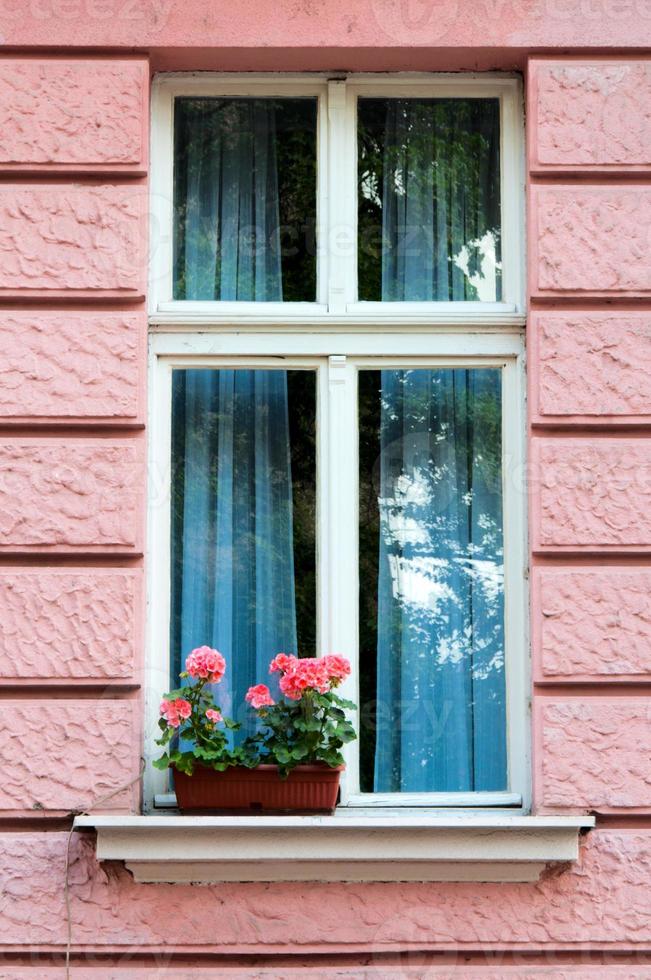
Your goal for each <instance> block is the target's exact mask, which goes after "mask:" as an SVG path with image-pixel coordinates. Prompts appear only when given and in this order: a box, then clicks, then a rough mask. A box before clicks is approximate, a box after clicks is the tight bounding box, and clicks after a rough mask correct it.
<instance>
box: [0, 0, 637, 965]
mask: <svg viewBox="0 0 651 980" xmlns="http://www.w3.org/2000/svg"><path fill="white" fill-rule="evenodd" d="M0 35H1V36H2V42H3V44H4V46H5V49H6V54H5V55H4V57H2V58H1V59H0V175H1V177H2V180H1V181H0V416H1V419H0V426H1V427H0V692H2V695H3V716H2V725H1V726H0V765H1V770H0V771H1V772H2V780H1V781H0V878H1V879H2V897H1V898H0V910H1V912H2V914H1V916H0V978H23V977H24V978H33V980H36V978H37V977H38V978H40V977H46V978H50V977H59V976H61V975H62V971H61V961H60V955H61V952H62V950H63V949H64V947H65V941H66V926H65V906H64V896H63V880H64V864H65V851H66V841H67V834H66V832H65V831H66V829H67V827H68V825H69V822H68V821H67V820H66V819H65V814H66V813H67V811H68V810H69V809H71V808H75V807H78V806H80V805H82V806H83V805H85V804H86V802H87V801H88V800H89V799H91V798H92V797H93V796H96V795H102V793H106V792H108V791H109V790H110V789H111V788H114V787H116V786H118V785H120V784H121V783H122V782H123V781H124V779H125V773H129V772H132V773H133V774H135V773H136V772H137V766H138V755H139V751H140V744H141V737H142V731H141V727H142V723H141V719H142V671H143V661H142V649H143V647H142V634H143V619H144V605H143V591H142V574H143V544H144V542H143V534H144V496H145V474H144V466H143V460H144V448H145V440H146V431H145V429H144V421H145V412H144V405H145V379H146V358H145V351H146V317H145V315H144V302H143V300H144V296H145V288H146V287H145V283H146V264H147V250H146V242H147V168H148V87H149V78H150V76H151V73H152V71H154V70H159V69H161V68H165V69H171V68H184V69H185V68H206V67H211V68H230V69H233V68H237V69H249V68H256V69H259V70H266V69H275V70H283V69H296V68H311V69H316V68H327V69H333V70H336V69H347V70H355V69H364V70H368V69H374V68H375V69H378V70H384V69H391V68H421V69H430V70H437V69H439V70H441V69H454V68H474V67H478V68H504V69H513V68H519V69H521V70H522V71H523V72H524V74H525V80H526V92H527V145H528V174H529V177H528V184H529V186H528V229H529V230H528V244H527V251H528V261H529V275H528V282H529V291H530V303H529V309H530V313H529V317H528V323H527V344H528V364H529V413H530V416H529V417H530V430H529V431H530V443H531V446H530V448H531V453H530V457H531V467H530V470H531V480H530V494H531V500H530V503H531V506H530V541H531V548H532V554H531V593H532V611H531V616H532V621H531V625H532V664H533V671H532V672H533V700H534V707H533V716H532V717H533V720H532V725H533V726H534V727H533V742H534V798H535V806H536V809H537V810H538V811H539V812H584V811H590V812H592V811H594V812H596V813H597V814H598V826H597V829H595V830H594V831H593V832H591V833H590V834H589V835H588V837H587V838H586V839H585V841H584V843H583V845H582V855H581V861H580V863H579V864H578V865H576V866H573V867H571V868H560V869H555V870H554V871H551V872H550V873H549V874H547V875H545V876H544V877H543V879H542V880H541V881H540V882H538V883H536V884H493V885H488V884H483V885H482V884H436V885H434V884H427V885H426V884H409V885H398V884H396V885H381V884H355V885H353V884H342V885H336V884H329V885H322V884H316V883H315V884H306V885H300V886H299V885H255V884H241V885H221V886H207V885H204V886H185V885H183V886H181V885H137V884H135V883H134V881H133V880H132V878H131V877H130V875H129V874H128V873H127V872H126V871H125V870H124V869H123V868H121V867H119V866H110V865H107V866H102V867H100V866H99V865H98V864H97V862H96V861H95V858H94V850H93V843H92V840H89V839H88V838H86V839H84V840H77V839H75V840H74V841H73V844H72V868H71V876H70V879H71V894H70V899H71V911H72V922H73V940H74V944H73V948H74V950H75V960H74V962H75V964H76V966H75V970H74V972H73V975H74V976H77V977H79V978H80V980H81V978H84V980H87V978H90V977H93V978H95V977H100V976H101V977H103V978H104V977H107V978H110V977H116V978H118V977H119V978H126V977H134V978H140V977H143V978H144V977H148V978H150V977H174V978H179V980H186V978H188V980H189V978H190V977H191V976H199V977H204V976H205V977H206V978H207V977H210V978H217V977H234V976H239V977H242V976H246V977H266V978H272V977H273V978H281V977H282V978H285V977H294V976H296V977H299V976H300V977H303V976H305V977H308V976H309V977H311V978H321V977H323V978H325V977H328V978H330V977H333V976H342V977H361V978H365V977H371V976H372V977H374V978H384V977H386V978H389V977H391V978H397V977H414V978H415V977H419V978H420V977H425V976H426V977H435V978H438V980H444V978H447V980H470V978H474V980H480V978H481V980H498V978H501V977H505V978H510V980H542V978H544V980H565V978H573V980H591V978H592V977H594V976H596V975H598V976H600V977H601V976H603V977H604V978H606V980H633V978H641V977H651V958H649V955H648V953H647V951H648V950H649V948H650V947H651V901H650V900H649V893H650V891H651V776H650V769H649V757H650V755H651V699H650V697H649V695H650V693H651V598H650V594H651V443H650V442H649V438H648V436H649V423H650V421H651V313H650V312H649V310H650V309H651V260H650V252H651V250H650V238H649V226H650V225H651V220H650V218H651V181H649V177H650V175H651V62H650V61H648V60H646V59H645V57H644V55H643V54H640V53H639V52H640V51H641V50H642V49H643V48H644V47H645V46H648V43H649V38H650V37H651V0H533V2H528V0H527V2H524V0H477V2H474V3H469V2H467V0H431V2H417V0H413V2H411V0H405V2H404V3H398V2H395V0H355V2H353V3H344V2H342V0H327V2H326V0H274V2H273V3H271V0H255V2H254V0H250V2H246V3H238V4H215V3H214V2H213V0H194V2H180V0H142V2H138V3H133V2H131V0H0ZM45 49H47V50H46V51H45ZM593 51H594V53H593ZM77 52H79V53H78V54H77ZM540 52H542V53H540ZM604 52H607V53H606V54H604ZM111 806H112V808H113V809H115V810H116V811H117V812H119V811H125V810H126V811H128V810H132V809H137V807H138V800H137V799H136V798H135V795H134V793H133V791H126V792H124V793H123V794H122V795H121V796H119V797H117V798H116V799H115V800H113V801H112V804H111Z"/></svg>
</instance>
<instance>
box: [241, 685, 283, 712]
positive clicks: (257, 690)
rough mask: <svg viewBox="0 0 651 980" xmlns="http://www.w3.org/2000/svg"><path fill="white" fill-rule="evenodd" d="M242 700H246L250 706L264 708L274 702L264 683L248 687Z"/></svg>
mask: <svg viewBox="0 0 651 980" xmlns="http://www.w3.org/2000/svg"><path fill="white" fill-rule="evenodd" d="M244 700H245V701H248V702H249V704H250V705H251V707H252V708H265V707H267V705H272V704H275V703H276V702H275V701H274V699H273V698H272V696H271V691H270V690H269V688H268V687H267V685H266V684H256V685H255V687H250V688H249V689H248V691H247V692H246V695H245V697H244Z"/></svg>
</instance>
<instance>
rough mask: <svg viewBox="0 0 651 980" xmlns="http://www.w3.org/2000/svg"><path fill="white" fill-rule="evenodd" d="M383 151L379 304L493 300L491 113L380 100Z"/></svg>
mask: <svg viewBox="0 0 651 980" xmlns="http://www.w3.org/2000/svg"><path fill="white" fill-rule="evenodd" d="M383 147H384V150H383V167H382V172H383V182H382V243H383V247H382V299H383V300H389V301H427V300H437V301H458V300H484V301H487V302H490V301H495V300H498V299H499V298H500V281H499V280H500V270H499V228H500V189H499V173H500V167H499V109H498V107H497V104H496V103H495V104H493V102H492V101H491V100H477V99H475V100H467V99H466V100H444V99H438V100H434V99H430V100H424V99H388V100H387V109H386V122H385V130H384V140H383Z"/></svg>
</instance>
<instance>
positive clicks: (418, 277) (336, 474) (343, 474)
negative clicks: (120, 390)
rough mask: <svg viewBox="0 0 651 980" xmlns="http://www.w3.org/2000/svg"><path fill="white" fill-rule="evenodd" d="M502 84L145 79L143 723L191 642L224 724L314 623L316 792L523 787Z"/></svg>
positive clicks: (351, 802)
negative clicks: (334, 675)
mask: <svg viewBox="0 0 651 980" xmlns="http://www.w3.org/2000/svg"><path fill="white" fill-rule="evenodd" d="M519 100H520V90H519V84H518V81H517V80H516V79H514V78H507V77H503V76H485V77H480V76H454V77H445V76H414V77H408V76H407V77H405V76H396V77H391V76H381V77H374V76H351V77H349V78H346V79H336V80H327V79H320V78H314V77H307V78H306V77H298V76H269V77H266V78H265V77H263V76H250V77H233V76H219V75H209V74H206V75H205V76H204V77H197V76H162V77H161V78H160V79H158V80H157V81H156V83H155V86H154V99H153V111H154V116H153V127H152V181H153V197H152V212H153V220H152V257H153V258H152V269H151V283H150V350H151V396H150V403H151V408H150V445H151V453H150V474H151V476H150V485H151V494H150V500H151V503H150V512H149V549H150V551H149V569H150V575H149V583H148V589H149V608H150V618H149V640H148V646H149V682H148V698H149V707H148V726H149V728H150V730H151V731H153V730H154V726H155V716H156V706H157V703H158V700H159V697H160V694H161V692H162V691H163V690H165V689H166V688H167V686H168V684H169V677H170V673H172V674H176V672H177V671H178V669H179V664H180V662H181V657H182V656H183V655H185V653H187V652H188V650H189V649H191V648H192V647H193V646H196V645H199V644H202V643H209V644H211V645H214V646H217V647H218V648H219V649H220V650H222V652H223V653H224V654H225V655H226V656H227V658H228V662H229V665H230V666H231V671H230V675H229V681H228V684H227V685H226V683H224V684H223V685H222V687H221V689H220V692H219V693H220V700H221V702H222V704H223V705H224V707H226V708H227V709H228V710H229V713H231V714H233V715H235V716H236V717H238V716H239V717H240V720H242V721H243V722H244V723H245V729H246V713H245V712H243V709H242V697H243V693H244V691H245V690H246V688H247V687H248V686H249V685H250V684H251V683H254V682H256V681H258V680H261V679H265V677H264V675H265V673H266V665H267V664H268V662H269V660H270V659H271V657H272V656H273V655H274V654H275V653H277V652H279V651H280V650H284V651H286V652H294V651H299V652H300V653H301V654H302V655H313V654H314V653H315V652H317V653H318V652H327V651H329V650H336V651H340V652H342V653H345V654H346V655H348V656H349V657H350V659H351V661H352V662H353V664H354V671H353V676H352V677H351V679H350V682H349V694H350V696H351V697H352V698H353V700H355V701H356V702H357V703H358V704H359V712H358V717H357V718H356V719H355V721H356V727H357V730H358V732H359V740H358V741H357V742H356V743H353V745H352V746H350V747H349V755H348V759H347V771H346V773H345V779H344V781H343V787H342V803H343V804H345V805H348V806H392V807H395V806H458V805H463V806H473V805H475V806H483V807H486V806H488V807H492V806H496V807H497V806H510V807H520V808H525V809H526V807H527V805H528V782H529V774H528V766H529V764H528V746H527V726H526V718H527V703H526V697H527V694H526V690H527V636H526V614H525V608H526V604H525V592H526V590H525V564H526V548H525V539H524V534H525V531H524V528H525V521H524V505H523V485H522V482H521V481H522V477H523V465H524V450H523V444H524V396H523V337H522V327H523V325H524V319H523V304H522V258H523V257H522V251H523V238H522V224H523V207H522V179H523V178H522V167H521V155H522V136H521V119H520V109H519V105H520V101H519ZM164 779H165V777H164V774H160V773H154V774H152V775H151V778H150V784H149V786H148V787H147V791H146V792H147V798H148V801H149V803H151V800H152V798H153V796H154V795H155V794H161V793H165V792H166V789H167V787H166V785H165V782H164Z"/></svg>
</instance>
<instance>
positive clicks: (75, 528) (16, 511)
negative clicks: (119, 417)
mask: <svg viewBox="0 0 651 980" xmlns="http://www.w3.org/2000/svg"><path fill="white" fill-rule="evenodd" d="M143 490H144V469H143V465H142V443H141V440H140V439H137V440H133V439H131V440H123V441H117V440H111V441H106V440H103V439H84V440H76V439H68V440H64V439H52V440H44V439H19V438H17V437H16V438H14V439H10V438H5V439H4V440H3V441H2V443H0V552H11V553H20V552H29V551H62V552H66V551H79V552H84V551H88V552H92V551H99V552H110V551H120V552H134V551H136V552H137V551H139V550H140V549H141V547H142V542H141V531H142V529H141V512H140V504H141V500H142V493H143Z"/></svg>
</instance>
